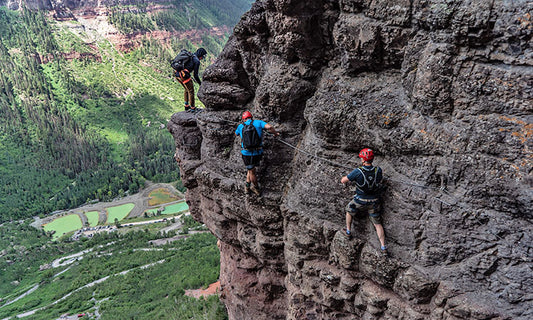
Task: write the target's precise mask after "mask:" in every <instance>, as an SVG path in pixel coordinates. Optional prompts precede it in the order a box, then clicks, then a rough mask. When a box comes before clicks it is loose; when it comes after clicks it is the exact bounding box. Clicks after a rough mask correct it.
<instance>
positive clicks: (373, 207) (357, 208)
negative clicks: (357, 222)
mask: <svg viewBox="0 0 533 320" xmlns="http://www.w3.org/2000/svg"><path fill="white" fill-rule="evenodd" d="M359 201H360V202H356V201H355V200H354V199H352V201H350V202H349V203H348V204H347V205H346V212H348V213H349V214H350V215H351V216H354V215H355V214H357V213H359V212H364V211H366V212H368V217H369V218H370V221H372V223H373V224H382V219H381V205H380V203H379V200H378V201H375V202H368V203H361V202H363V201H362V200H361V199H359Z"/></svg>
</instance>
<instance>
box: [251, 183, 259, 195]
mask: <svg viewBox="0 0 533 320" xmlns="http://www.w3.org/2000/svg"><path fill="white" fill-rule="evenodd" d="M250 190H252V192H253V193H255V194H256V195H258V196H259V195H261V188H260V187H259V186H256V185H255V184H252V186H251V187H250Z"/></svg>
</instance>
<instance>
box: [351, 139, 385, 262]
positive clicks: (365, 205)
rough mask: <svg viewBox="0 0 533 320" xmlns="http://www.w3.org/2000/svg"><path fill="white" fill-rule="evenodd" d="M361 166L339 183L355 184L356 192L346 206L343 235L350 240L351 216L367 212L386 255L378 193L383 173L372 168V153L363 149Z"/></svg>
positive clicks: (379, 169) (378, 168) (370, 150)
mask: <svg viewBox="0 0 533 320" xmlns="http://www.w3.org/2000/svg"><path fill="white" fill-rule="evenodd" d="M359 158H361V161H362V164H363V165H362V166H361V167H359V168H356V169H355V170H353V171H352V172H350V173H349V174H348V175H347V176H344V177H342V179H341V182H342V183H343V184H346V183H348V182H350V181H351V182H355V185H356V191H355V195H354V197H353V199H352V200H351V201H350V203H348V205H347V206H346V229H343V232H344V234H345V235H346V236H347V237H348V238H350V237H351V235H352V232H351V226H352V216H353V215H354V214H357V213H358V212H368V215H369V218H370V221H371V222H372V224H373V225H374V228H376V232H377V234H378V238H379V242H380V243H381V253H382V254H383V255H384V256H386V255H387V247H386V246H385V231H384V230H383V225H382V218H381V214H380V213H381V204H380V191H381V190H382V185H381V182H382V180H383V172H382V170H381V168H380V167H374V166H373V165H372V161H374V151H372V149H369V148H365V149H363V150H361V152H359Z"/></svg>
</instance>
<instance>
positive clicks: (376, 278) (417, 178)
mask: <svg viewBox="0 0 533 320" xmlns="http://www.w3.org/2000/svg"><path fill="white" fill-rule="evenodd" d="M532 9H533V7H532V4H531V2H528V1H485V0H470V1H467V0H464V1H460V0H455V1H454V0H451V1H444V0H413V1H407V0H396V1H394V0H386V1H363V0H340V1H326V0H323V1H321V0H309V1H294V0H292V1H291V0H265V1H258V2H256V3H255V4H254V5H253V7H252V9H251V10H250V11H249V12H248V13H247V14H245V15H244V16H243V17H242V20H241V21H240V23H239V24H238V25H237V26H236V27H235V30H234V34H233V36H232V37H231V38H230V40H229V42H228V43H227V45H226V47H225V49H224V51H223V53H222V54H221V56H220V57H219V59H218V60H217V62H216V63H215V64H213V65H212V66H210V67H209V68H208V69H207V70H206V72H205V74H204V81H203V83H202V86H201V88H200V91H199V93H198V95H199V97H200V99H201V100H202V101H203V102H204V104H205V105H206V106H207V110H206V111H204V112H202V113H200V114H199V115H191V114H189V113H184V112H181V113H177V114H174V115H173V117H172V119H171V121H170V122H169V123H168V129H169V131H170V132H171V133H172V134H173V136H174V137H175V141H176V147H177V149H176V159H177V161H178V162H179V163H180V169H181V174H182V178H183V181H184V183H185V185H186V187H187V188H188V192H187V199H188V202H189V205H190V208H191V212H192V214H193V215H194V217H195V218H196V219H198V220H201V221H203V222H204V223H206V224H207V226H208V227H209V229H210V230H211V231H212V232H213V233H214V234H215V235H216V236H217V237H218V238H219V239H220V248H221V283H222V299H223V301H224V302H225V304H226V306H227V309H228V312H229V316H230V319H269V320H271V319H531V318H533V309H532V308H530V306H531V304H532V299H533V294H532V292H533V277H531V274H532V253H533V251H532V247H531V244H532V234H533V232H532V231H533V228H532V208H533V203H532V198H533V191H532V160H533V159H532V152H531V148H532V140H531V137H532V133H533V131H532V130H533V124H532V123H533V121H532V120H533V116H532V108H533V104H532V101H533V90H532V85H533V56H532V49H531V34H532V31H533V24H532V18H531V11H532ZM246 109H251V111H252V112H253V113H254V115H255V116H256V118H259V119H264V120H266V121H268V122H269V123H271V124H273V125H275V126H276V127H277V128H278V130H280V131H281V132H282V136H281V139H282V140H283V141H285V142H288V143H290V144H291V145H293V146H297V147H298V148H299V149H300V150H306V151H308V152H310V153H311V154H314V155H316V156H319V157H322V158H326V159H329V160H331V161H334V162H335V163H337V164H342V166H341V165H332V164H331V163H328V162H325V161H318V160H317V159H316V158H313V157H310V156H309V155H308V154H306V153H303V152H301V151H298V150H295V149H294V148H291V147H290V146H288V145H287V144H284V143H282V142H281V141H278V140H276V139H274V138H273V137H272V136H267V137H266V141H265V144H266V152H265V155H264V161H263V164H262V166H261V167H260V169H259V171H258V174H259V177H260V182H261V184H262V186H263V187H264V191H263V194H262V196H261V197H254V196H245V195H244V192H243V187H244V179H245V169H244V166H243V165H242V161H241V158H240V153H239V151H240V139H238V138H235V136H234V130H235V127H236V124H235V122H237V121H238V120H239V118H240V115H241V113H242V111H244V110H246ZM228 120H229V121H228ZM363 147H371V148H373V149H374V150H375V151H376V153H377V158H376V162H375V163H376V164H377V165H379V166H381V167H382V168H383V170H384V172H385V176H386V177H387V178H388V189H387V191H386V193H385V196H384V214H383V216H384V228H385V232H386V237H387V240H388V244H389V251H390V252H391V255H392V258H390V259H384V258H382V257H380V256H379V243H378V241H377V237H376V235H375V231H374V230H373V227H372V225H371V224H370V222H369V221H368V219H367V218H365V217H362V218H360V219H356V220H355V222H354V224H355V227H354V229H355V237H354V238H353V239H352V240H348V239H346V238H345V237H344V236H343V235H342V233H341V232H340V231H339V230H340V229H341V228H342V227H343V225H344V206H345V205H346V203H347V202H348V201H349V199H350V197H351V196H352V190H350V189H348V188H343V186H342V185H341V184H340V178H341V177H342V176H343V175H345V174H346V173H348V172H349V169H347V168H345V167H343V166H355V165H356V164H357V163H358V159H357V158H356V156H357V152H358V151H359V150H360V149H361V148H363ZM528 306H529V307H528Z"/></svg>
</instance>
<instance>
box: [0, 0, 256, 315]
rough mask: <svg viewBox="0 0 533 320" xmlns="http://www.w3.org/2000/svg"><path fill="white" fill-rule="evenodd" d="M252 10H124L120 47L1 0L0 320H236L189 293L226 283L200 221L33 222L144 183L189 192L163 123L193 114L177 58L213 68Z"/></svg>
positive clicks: (233, 1) (244, 2)
mask: <svg viewBox="0 0 533 320" xmlns="http://www.w3.org/2000/svg"><path fill="white" fill-rule="evenodd" d="M252 2H253V1H251V0H217V1H215V0H188V1H182V0H174V1H171V2H169V3H164V4H162V3H158V4H157V5H161V6H162V7H163V8H164V9H157V10H152V11H151V10H150V9H149V8H148V7H149V5H147V4H146V3H142V4H138V5H123V6H114V7H111V8H107V10H108V11H107V16H106V18H107V21H106V22H105V24H104V27H107V28H109V26H111V28H110V29H112V31H113V32H116V36H115V39H111V38H109V37H107V34H105V32H103V31H100V30H97V28H96V29H95V28H94V25H91V24H88V23H87V21H88V20H87V19H85V18H80V19H78V18H77V17H75V18H72V17H71V18H68V19H57V20H55V19H54V16H55V13H54V12H53V11H50V12H48V11H39V10H29V9H25V8H19V9H18V10H10V9H8V8H7V7H6V6H5V4H6V1H2V0H0V70H2V72H0V319H4V318H13V317H18V316H21V317H25V318H27V319H57V318H59V317H60V316H62V315H67V314H70V315H73V316H74V317H75V316H76V315H78V314H79V315H80V316H81V318H85V319H86V318H89V319H94V318H97V319H221V320H222V319H227V314H226V312H225V308H224V306H223V305H222V304H221V303H220V301H219V299H218V297H217V296H216V295H215V296H210V297H209V298H207V299H196V298H192V297H189V296H187V295H186V294H185V291H186V290H188V289H199V288H200V289H201V288H205V287H207V285H208V284H211V283H213V282H216V281H217V279H218V276H219V267H220V256H219V251H218V248H217V245H216V238H215V237H214V236H213V235H211V234H209V233H208V232H206V231H205V227H202V226H200V225H199V223H197V222H195V221H193V220H192V218H190V217H187V216H185V215H182V216H181V217H172V218H170V217H169V219H168V220H167V219H165V220H167V221H166V222H159V223H153V224H152V221H149V222H148V223H149V224H145V225H142V226H140V227H121V226H120V224H119V223H118V221H117V222H116V224H115V226H116V227H117V229H116V232H110V233H107V232H99V233H96V234H94V237H92V236H93V235H91V237H81V238H80V239H73V238H71V237H70V236H71V235H72V232H71V233H70V234H67V235H65V236H63V237H61V238H59V239H57V240H54V241H53V240H52V237H51V233H50V232H46V231H45V230H43V229H42V228H41V229H38V228H35V226H36V224H35V223H33V224H32V222H34V220H33V219H32V217H34V216H40V217H47V216H50V215H51V214H52V213H54V212H56V211H57V210H65V209H71V208H76V207H79V206H82V205H84V204H87V203H93V202H98V201H111V200H113V199H116V198H121V197H123V196H126V195H129V194H134V193H137V192H138V191H139V190H141V189H142V188H143V187H144V186H145V183H146V182H147V181H152V182H165V183H174V184H175V185H176V187H177V188H178V189H181V181H180V177H179V170H178V167H177V165H176V161H175V159H174V152H175V146H174V141H173V138H172V136H171V135H170V133H169V132H168V130H167V129H166V123H167V122H168V120H169V119H170V117H171V115H172V114H173V113H175V112H178V111H182V110H183V101H182V99H183V91H182V88H181V86H180V85H179V83H178V82H177V81H176V80H175V79H173V77H172V70H171V68H170V63H169V62H170V60H171V59H172V58H173V57H174V56H175V55H176V54H177V52H179V51H180V50H181V49H182V48H187V49H189V50H191V51H194V50H196V48H198V47H204V48H205V49H206V50H207V51H208V56H207V59H206V60H203V61H202V67H201V70H200V71H201V73H203V71H204V69H205V67H207V66H208V65H209V64H210V63H212V62H213V61H214V60H215V59H216V57H217V55H218V54H219V53H220V51H221V50H222V48H223V46H224V44H225V42H226V41H227V39H228V37H229V33H230V32H231V31H230V30H231V28H232V27H233V26H234V25H235V23H236V22H237V21H238V19H239V18H240V16H241V15H242V14H243V13H244V12H245V11H246V10H248V8H250V6H251V3H252ZM21 3H24V1H23V2H21ZM213 30H216V31H217V32H211V31H213ZM219 30H223V31H222V32H225V34H221V32H219ZM224 30H227V31H224ZM108 31H109V30H108ZM154 31H162V32H160V33H159V34H162V33H164V34H167V35H168V34H170V35H171V36H170V37H169V38H165V39H161V38H160V37H159V38H158V37H157V36H152V34H153V32H154ZM106 32H107V31H106ZM182 33H183V35H182ZM188 34H193V35H194V37H189V36H187V35H188ZM117 38H119V40H117ZM120 38H121V39H122V40H120ZM117 41H118V42H117ZM124 45H125V46H124ZM195 85H196V86H197V84H195ZM197 88H198V87H197ZM198 103H200V102H198ZM60 214H62V213H60ZM156 218H157V217H156ZM97 219H98V218H97ZM136 219H137V220H150V219H152V218H149V217H137V218H136ZM108 224H110V223H108ZM98 226H99V227H103V226H102V222H101V221H100V222H99V224H98ZM189 231H191V234H189ZM195 233H197V234H195ZM169 240H171V241H169ZM70 256H74V257H76V258H70ZM63 262H65V264H63Z"/></svg>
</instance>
